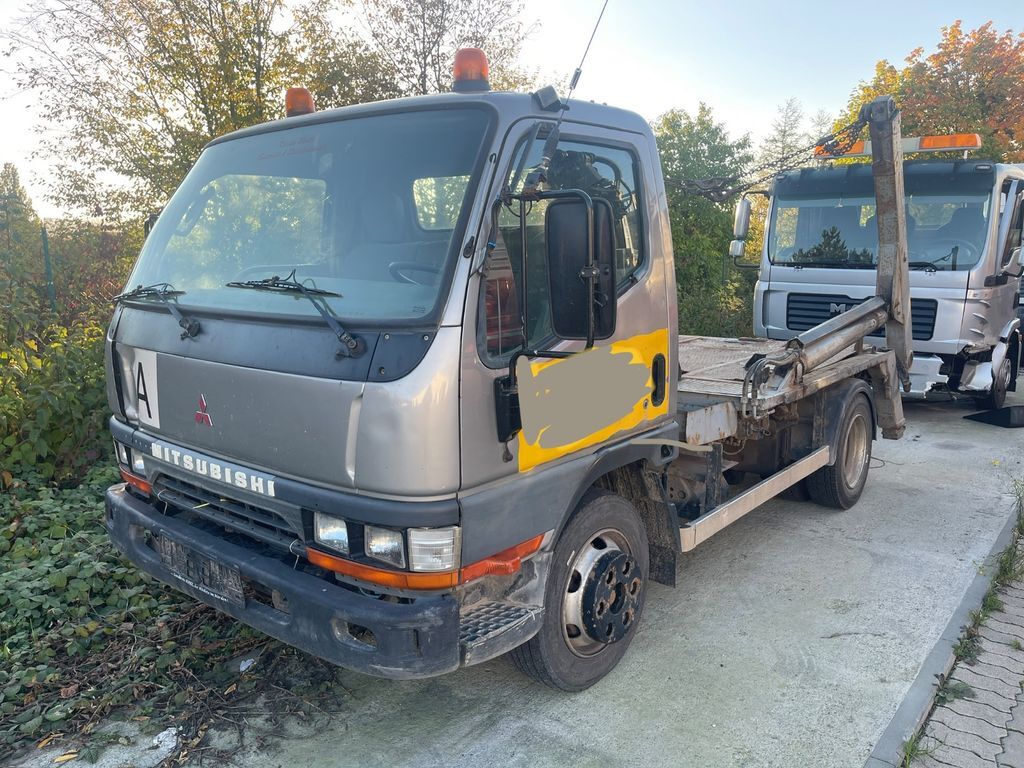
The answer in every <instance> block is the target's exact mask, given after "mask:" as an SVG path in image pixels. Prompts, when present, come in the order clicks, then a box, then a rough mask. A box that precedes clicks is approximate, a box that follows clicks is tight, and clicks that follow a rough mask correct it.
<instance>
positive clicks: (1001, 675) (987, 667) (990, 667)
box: [963, 659, 1021, 696]
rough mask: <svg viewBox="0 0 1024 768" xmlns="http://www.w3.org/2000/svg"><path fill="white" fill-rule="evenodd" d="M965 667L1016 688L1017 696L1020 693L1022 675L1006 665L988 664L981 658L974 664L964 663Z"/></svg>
mask: <svg viewBox="0 0 1024 768" xmlns="http://www.w3.org/2000/svg"><path fill="white" fill-rule="evenodd" d="M963 668H964V669H969V670H971V672H973V673H974V674H976V675H981V676H982V677H990V678H992V679H993V680H998V681H999V682H1001V683H1006V684H1007V685H1008V686H1010V687H1011V688H1016V693H1014V695H1015V696H1016V695H1017V694H1018V693H1020V684H1021V676H1020V675H1019V674H1017V673H1016V672H1011V671H1010V670H1008V669H1007V668H1006V667H1004V666H1001V665H999V664H987V663H985V662H983V661H981V660H980V659H979V660H977V662H975V663H974V664H963Z"/></svg>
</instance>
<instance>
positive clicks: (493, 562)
mask: <svg viewBox="0 0 1024 768" xmlns="http://www.w3.org/2000/svg"><path fill="white" fill-rule="evenodd" d="M543 541H544V534H543V533H542V534H540V535H538V536H534V537H533V538H532V539H527V540H526V541H524V542H523V543H521V544H516V545H515V546H514V547H509V548H508V549H503V550H502V551H501V552H498V553H496V554H493V555H491V556H490V557H485V558H484V559H483V560H477V561H476V562H475V563H472V564H471V565H467V566H466V567H465V568H463V569H462V581H463V582H467V581H472V580H473V579H479V578H480V577H481V576H508V575H509V574H513V573H515V572H516V571H518V570H519V568H520V566H522V564H523V558H524V557H529V556H530V555H532V554H533V553H534V552H536V551H537V550H538V549H540V545H541V544H542V543H543Z"/></svg>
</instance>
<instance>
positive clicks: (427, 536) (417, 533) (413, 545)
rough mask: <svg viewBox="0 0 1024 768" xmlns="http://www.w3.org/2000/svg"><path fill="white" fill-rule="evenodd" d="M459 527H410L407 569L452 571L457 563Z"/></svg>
mask: <svg viewBox="0 0 1024 768" xmlns="http://www.w3.org/2000/svg"><path fill="white" fill-rule="evenodd" d="M459 531H460V529H459V527H458V526H454V525H453V526H451V527H450V528H410V529H409V570H412V571H453V570H455V569H456V568H457V567H458V565H459V549H460V547H459V544H460V542H459Z"/></svg>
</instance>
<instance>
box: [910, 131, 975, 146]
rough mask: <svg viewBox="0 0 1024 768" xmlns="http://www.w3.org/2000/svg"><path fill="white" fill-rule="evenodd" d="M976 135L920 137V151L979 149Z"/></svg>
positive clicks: (956, 134) (954, 134)
mask: <svg viewBox="0 0 1024 768" xmlns="http://www.w3.org/2000/svg"><path fill="white" fill-rule="evenodd" d="M980 148H981V136H980V135H978V134H977V133H952V134H950V135H949V136H922V137H921V149H980Z"/></svg>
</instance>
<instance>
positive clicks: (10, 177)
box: [0, 163, 39, 267]
mask: <svg viewBox="0 0 1024 768" xmlns="http://www.w3.org/2000/svg"><path fill="white" fill-rule="evenodd" d="M38 245H39V217H38V216H36V212H35V210H34V209H33V208H32V201H31V200H30V199H29V196H28V193H27V192H26V191H25V188H24V187H23V186H21V178H20V177H19V176H18V169H17V168H16V167H15V166H14V164H13V163H4V165H3V168H0V254H3V258H2V259H0V266H7V267H9V266H10V264H11V263H12V261H14V260H15V259H17V258H18V257H19V256H22V255H23V254H24V252H25V250H26V249H29V250H32V249H35V248H36V247H37V246H38Z"/></svg>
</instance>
